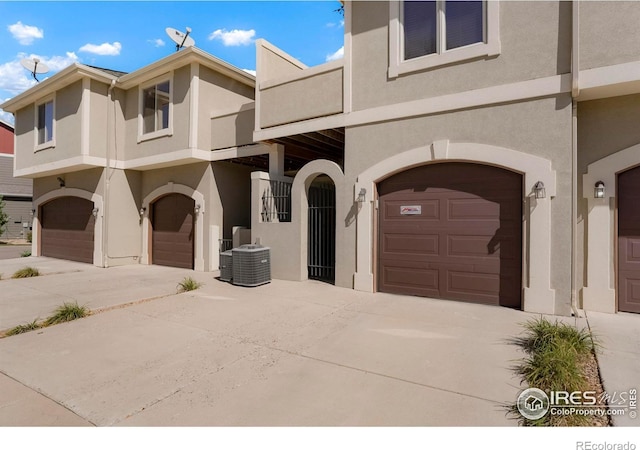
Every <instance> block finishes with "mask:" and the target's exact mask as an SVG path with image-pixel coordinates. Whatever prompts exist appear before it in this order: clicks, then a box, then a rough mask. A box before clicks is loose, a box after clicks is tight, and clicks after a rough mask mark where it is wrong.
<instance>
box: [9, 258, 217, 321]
mask: <svg viewBox="0 0 640 450" xmlns="http://www.w3.org/2000/svg"><path fill="white" fill-rule="evenodd" d="M26 266H30V267H34V268H37V269H38V270H39V271H40V273H41V276H39V277H34V278H29V279H17V280H13V279H8V278H9V277H10V276H11V274H13V273H14V272H15V271H16V270H19V269H22V268H24V267H26ZM0 273H3V274H4V275H3V279H2V280H1V281H0V292H2V294H1V295H0V311H2V314H0V331H2V330H7V329H9V328H12V327H14V326H16V325H20V324H24V323H28V322H31V321H33V320H35V319H44V318H46V317H47V316H49V315H50V314H51V312H52V311H53V310H54V309H55V308H57V307H58V306H60V305H62V304H63V303H65V302H78V304H79V305H86V306H87V307H88V308H90V309H91V310H97V309H102V308H109V307H113V306H117V305H122V304H126V303H129V302H134V301H141V300H144V299H150V298H156V297H161V296H165V295H171V294H175V293H176V286H177V283H178V282H180V281H181V280H182V279H183V278H184V277H185V276H191V277H193V278H194V279H198V280H199V281H203V280H205V279H213V275H212V274H210V273H206V274H205V273H198V272H194V271H192V270H187V269H177V268H173V267H162V266H146V265H131V266H122V267H111V268H108V269H102V268H99V267H95V266H93V265H91V264H82V263H77V262H72V261H62V260H57V259H53V258H46V257H28V258H18V259H8V260H1V261H0Z"/></svg>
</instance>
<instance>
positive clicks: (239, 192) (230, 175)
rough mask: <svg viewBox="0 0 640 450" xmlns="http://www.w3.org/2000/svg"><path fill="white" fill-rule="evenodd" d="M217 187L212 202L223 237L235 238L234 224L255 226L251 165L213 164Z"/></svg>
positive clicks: (214, 217) (248, 226) (215, 186)
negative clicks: (252, 223)
mask: <svg viewBox="0 0 640 450" xmlns="http://www.w3.org/2000/svg"><path fill="white" fill-rule="evenodd" d="M211 169H212V171H213V186H212V189H211V200H210V205H211V207H212V211H214V214H213V217H212V219H211V220H212V222H211V224H212V225H218V226H219V227H220V230H221V233H222V236H221V238H225V239H231V237H232V229H233V227H234V226H241V227H247V228H250V227H251V208H250V205H251V170H252V169H251V168H250V167H248V166H242V165H240V164H232V163H226V162H214V163H211Z"/></svg>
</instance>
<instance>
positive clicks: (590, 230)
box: [582, 185, 616, 313]
mask: <svg viewBox="0 0 640 450" xmlns="http://www.w3.org/2000/svg"><path fill="white" fill-rule="evenodd" d="M589 187H591V185H590V186H589ZM613 200H614V199H613V198H612V197H606V198H602V199H596V198H593V196H591V197H587V204H588V211H589V214H588V216H587V221H586V225H587V230H586V233H587V248H586V253H587V258H586V264H587V282H586V286H585V287H584V288H583V289H582V303H583V304H582V308H583V309H586V310H588V311H599V312H606V313H615V312H616V291H615V290H614V289H612V286H613V284H614V283H613V280H614V268H613V266H614V258H613V254H614V253H613V242H614V240H613V239H612V238H611V237H612V236H614V225H613V223H614V208H612V207H611V205H612V203H613Z"/></svg>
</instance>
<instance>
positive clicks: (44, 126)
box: [36, 99, 54, 146]
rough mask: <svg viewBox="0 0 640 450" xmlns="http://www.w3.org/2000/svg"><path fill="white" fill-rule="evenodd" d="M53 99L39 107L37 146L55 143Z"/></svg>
mask: <svg viewBox="0 0 640 450" xmlns="http://www.w3.org/2000/svg"><path fill="white" fill-rule="evenodd" d="M53 113H54V108H53V99H51V100H48V101H45V102H43V103H40V104H39V105H37V118H36V130H37V141H36V145H37V146H42V145H47V144H50V143H52V142H53V123H54V118H53Z"/></svg>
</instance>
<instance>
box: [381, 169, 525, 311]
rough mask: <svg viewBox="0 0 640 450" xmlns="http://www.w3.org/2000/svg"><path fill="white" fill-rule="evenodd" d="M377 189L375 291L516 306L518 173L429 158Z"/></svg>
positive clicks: (518, 285)
mask: <svg viewBox="0 0 640 450" xmlns="http://www.w3.org/2000/svg"><path fill="white" fill-rule="evenodd" d="M378 194H379V200H380V211H379V218H380V219H379V237H380V238H379V250H378V253H379V264H378V286H379V290H380V291H383V292H392V293H399V294H409V295H419V296H425V297H432V298H442V299H451V300H463V301H470V302H475V303H484V304H492V305H502V306H508V307H513V308H520V306H521V278H522V276H521V272H522V177H521V175H519V174H516V173H513V172H509V171H506V170H503V169H498V168H496V167H490V166H483V165H478V164H468V163H446V164H431V165H427V166H422V167H417V168H415V169H411V170H408V171H406V172H402V173H400V174H397V175H394V176H392V177H390V178H388V179H387V180H385V181H383V182H381V183H380V184H379V186H378Z"/></svg>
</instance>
